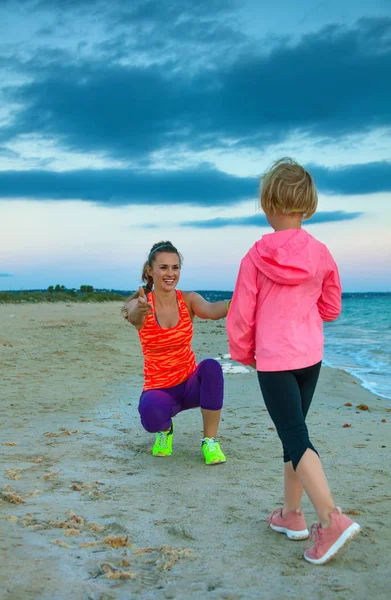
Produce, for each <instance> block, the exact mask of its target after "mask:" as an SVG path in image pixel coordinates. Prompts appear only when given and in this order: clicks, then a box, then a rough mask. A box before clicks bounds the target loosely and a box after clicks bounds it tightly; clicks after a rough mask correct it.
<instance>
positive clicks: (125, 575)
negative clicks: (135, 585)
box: [94, 563, 136, 579]
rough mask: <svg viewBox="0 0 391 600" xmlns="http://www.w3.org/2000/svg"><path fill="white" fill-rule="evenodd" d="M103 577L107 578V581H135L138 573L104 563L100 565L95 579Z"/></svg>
mask: <svg viewBox="0 0 391 600" xmlns="http://www.w3.org/2000/svg"><path fill="white" fill-rule="evenodd" d="M101 576H103V577H105V579H135V578H136V573H133V572H132V571H124V570H122V569H117V568H116V567H113V565H111V564H110V563H102V564H101V565H99V568H98V572H97V573H96V574H95V576H94V577H95V578H96V577H101Z"/></svg>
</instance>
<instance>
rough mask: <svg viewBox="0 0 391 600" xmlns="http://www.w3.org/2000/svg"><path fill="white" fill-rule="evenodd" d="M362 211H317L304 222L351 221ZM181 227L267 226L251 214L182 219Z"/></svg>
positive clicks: (312, 223) (262, 220)
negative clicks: (194, 219)
mask: <svg viewBox="0 0 391 600" xmlns="http://www.w3.org/2000/svg"><path fill="white" fill-rule="evenodd" d="M362 214H363V213H361V212H345V211H343V210H337V211H335V212H318V213H316V214H315V215H314V216H313V217H311V219H309V220H308V221H306V222H305V223H306V224H308V225H315V224H316V223H335V222H336V221H351V220H353V219H357V218H358V217H360V216H361V215H362ZM180 226H181V227H192V228H196V229H222V228H223V227H268V226H269V225H268V222H267V220H266V217H265V216H264V215H263V214H256V215H251V216H249V217H232V218H227V219H223V218H217V219H207V220H204V221H183V222H182V223H180Z"/></svg>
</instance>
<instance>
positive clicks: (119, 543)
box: [104, 535, 129, 548]
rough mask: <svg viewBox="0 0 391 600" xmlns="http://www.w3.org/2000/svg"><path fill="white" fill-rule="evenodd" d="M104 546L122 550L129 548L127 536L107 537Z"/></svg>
mask: <svg viewBox="0 0 391 600" xmlns="http://www.w3.org/2000/svg"><path fill="white" fill-rule="evenodd" d="M104 542H105V544H107V545H108V546H111V548H123V547H124V546H129V543H128V536H127V535H125V536H114V535H109V536H108V537H106V538H105V539H104Z"/></svg>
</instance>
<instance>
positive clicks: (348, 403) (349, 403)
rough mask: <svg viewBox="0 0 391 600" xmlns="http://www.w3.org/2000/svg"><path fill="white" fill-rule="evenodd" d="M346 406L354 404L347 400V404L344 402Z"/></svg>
mask: <svg viewBox="0 0 391 600" xmlns="http://www.w3.org/2000/svg"><path fill="white" fill-rule="evenodd" d="M344 406H353V404H352V403H351V402H346V404H344Z"/></svg>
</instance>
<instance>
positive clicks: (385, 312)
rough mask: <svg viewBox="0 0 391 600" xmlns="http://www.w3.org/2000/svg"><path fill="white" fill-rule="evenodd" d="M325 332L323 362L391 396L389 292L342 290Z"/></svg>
mask: <svg viewBox="0 0 391 600" xmlns="http://www.w3.org/2000/svg"><path fill="white" fill-rule="evenodd" d="M199 293H200V294H201V295H202V296H203V297H204V298H206V299H207V300H209V301H210V302H214V301H217V300H225V299H229V298H231V297H232V292H220V291H218V292H215V291H205V290H201V291H200V292H199ZM324 334H325V350H324V364H326V365H328V366H330V367H334V368H337V369H341V370H343V371H347V372H348V373H350V374H351V375H354V376H355V377H357V378H358V379H359V380H360V382H361V385H362V386H363V387H365V388H366V389H368V390H369V391H370V392H372V393H373V394H375V395H376V396H379V397H381V398H384V399H387V400H391V292H390V293H362V294H343V300H342V313H341V316H340V317H339V318H338V319H337V320H336V321H333V322H332V323H325V324H324Z"/></svg>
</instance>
